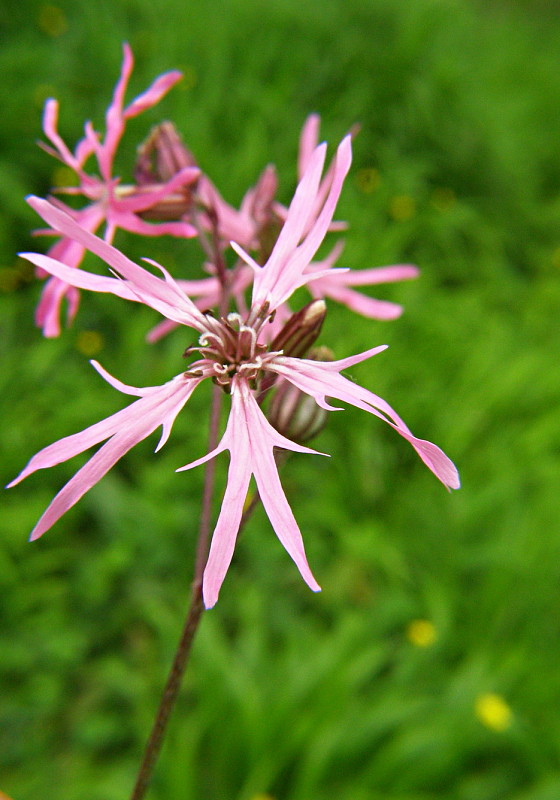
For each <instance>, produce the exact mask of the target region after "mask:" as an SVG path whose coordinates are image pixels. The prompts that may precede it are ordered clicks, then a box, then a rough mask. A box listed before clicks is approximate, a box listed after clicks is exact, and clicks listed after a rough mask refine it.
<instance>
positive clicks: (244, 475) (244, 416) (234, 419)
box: [177, 378, 324, 608]
mask: <svg viewBox="0 0 560 800" xmlns="http://www.w3.org/2000/svg"><path fill="white" fill-rule="evenodd" d="M231 399H232V405H231V411H230V415H229V418H228V423H227V426H226V430H225V432H224V435H223V437H222V440H221V442H220V443H219V445H218V446H217V447H216V448H215V449H214V450H213V451H212V452H211V453H207V454H206V455H205V456H202V458H199V459H197V460H196V461H192V462H191V463H190V464H187V465H185V466H184V467H181V468H180V469H179V470H177V471H178V472H182V471H184V470H186V469H192V468H193V467H195V466H199V465H200V464H203V463H205V462H206V461H209V460H210V459H211V458H214V456H216V455H218V453H221V452H223V451H224V450H229V451H230V465H229V471H228V484H227V488H226V492H225V494H224V499H223V501H222V506H221V510H220V514H219V517H218V521H217V523H216V528H215V530H214V534H213V536H212V545H211V547H210V554H209V556H208V563H207V564H206V569H205V571H204V580H203V594H204V604H205V606H206V608H212V606H213V605H215V603H216V601H217V599H218V594H219V592H220V588H221V585H222V583H223V580H224V578H225V575H226V572H227V570H228V567H229V565H230V563H231V559H232V557H233V551H234V548H235V541H236V538H237V533H238V530H239V523H240V520H241V515H242V513H243V506H244V503H245V498H246V496H247V489H248V486H249V481H250V478H251V475H252V474H253V475H254V476H255V480H256V483H257V487H258V489H259V493H260V495H261V499H262V502H263V506H264V508H265V510H266V512H267V514H268V517H269V519H270V522H271V523H272V527H273V528H274V531H275V533H276V535H277V536H278V538H279V539H280V541H281V543H282V544H283V545H284V547H285V548H286V550H287V552H288V553H289V555H290V556H291V557H292V559H293V560H294V562H295V563H296V566H297V567H298V569H299V571H300V573H301V575H302V577H303V579H304V580H305V582H306V583H307V584H308V586H309V587H310V588H311V589H313V591H319V590H320V587H319V585H318V584H317V582H316V581H315V579H314V577H313V575H312V574H311V570H310V569H309V564H308V563H307V559H306V556H305V550H304V546H303V541H302V538H301V533H300V530H299V528H298V525H297V522H296V521H295V518H294V516H293V514H292V511H291V509H290V507H289V505H288V501H287V500H286V496H285V494H284V490H283V489H282V486H281V483H280V479H279V477H278V469H277V467H276V463H275V461H274V456H273V448H274V447H282V448H284V449H287V450H294V451H296V452H299V453H316V451H315V450H312V449H311V448H309V447H304V446H303V445H299V444H296V443H295V442H292V441H290V440H289V439H286V438H285V437H284V436H282V435H281V434H280V433H278V431H276V430H275V429H274V428H273V427H272V426H271V425H270V423H269V422H268V421H267V420H266V418H265V416H264V414H263V413H262V411H261V410H260V408H259V407H258V405H257V402H256V400H255V398H254V397H253V394H252V392H251V390H250V389H249V387H248V385H247V384H246V383H245V381H244V380H242V379H237V378H236V379H234V381H233V385H232V394H231ZM319 455H324V454H319Z"/></svg>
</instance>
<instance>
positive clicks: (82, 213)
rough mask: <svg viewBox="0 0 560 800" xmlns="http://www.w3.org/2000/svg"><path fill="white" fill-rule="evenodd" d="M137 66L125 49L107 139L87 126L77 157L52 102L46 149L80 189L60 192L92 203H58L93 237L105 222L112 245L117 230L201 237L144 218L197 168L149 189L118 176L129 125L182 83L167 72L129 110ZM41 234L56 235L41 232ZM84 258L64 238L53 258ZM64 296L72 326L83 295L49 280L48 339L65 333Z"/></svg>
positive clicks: (75, 262) (45, 305)
mask: <svg viewBox="0 0 560 800" xmlns="http://www.w3.org/2000/svg"><path fill="white" fill-rule="evenodd" d="M132 67H133V57H132V52H131V50H130V47H129V46H128V45H127V44H125V45H124V47H123V65H122V70H121V76H120V78H119V81H118V82H117V85H116V87H115V91H114V94H113V100H112V102H111V104H110V106H109V108H108V109H107V114H106V118H105V119H106V133H105V137H104V139H101V138H100V136H99V134H98V133H96V132H95V131H94V129H93V127H92V125H91V123H90V122H88V123H86V126H85V136H84V138H83V139H81V140H80V141H79V142H78V144H77V146H76V148H75V151H74V152H73V153H72V152H71V151H70V150H69V148H68V147H67V145H66V144H65V142H64V141H63V139H62V138H61V137H60V135H59V133H58V102H57V101H56V100H53V99H50V100H47V102H46V104H45V111H44V116H43V131H44V133H45V136H46V137H47V139H48V140H49V141H50V143H51V145H52V148H51V147H49V146H45V150H47V151H48V152H50V153H51V154H52V155H54V156H55V157H56V158H58V159H60V160H61V161H62V162H63V164H65V165H66V166H67V167H69V168H70V169H71V170H73V171H74V172H75V173H76V175H77V177H78V181H79V186H78V187H76V188H71V189H63V190H62V189H61V190H58V191H60V192H64V193H66V194H74V195H82V196H84V197H86V198H87V200H88V201H89V204H88V205H87V206H86V207H84V208H83V209H81V210H79V211H75V210H73V209H70V208H68V207H67V206H65V205H63V204H62V203H61V202H60V201H57V204H58V205H59V206H60V207H61V208H63V209H64V210H65V211H66V212H67V213H68V214H69V215H70V216H72V217H73V218H74V219H75V220H76V222H77V223H78V224H79V225H80V226H81V227H82V228H84V229H85V230H88V231H91V232H92V233H93V232H95V231H97V230H98V228H99V227H100V225H101V224H102V223H105V232H104V238H105V239H106V241H108V242H112V241H113V237H114V235H115V231H116V230H117V229H118V228H121V229H122V230H127V231H131V232H133V233H138V234H141V235H143V236H159V235H161V234H170V235H172V236H184V237H191V236H196V230H195V229H194V228H193V227H192V225H190V224H189V223H187V222H182V221H176V222H175V221H174V222H162V223H158V224H150V223H147V222H145V221H144V220H143V219H142V218H141V216H140V214H141V213H142V212H144V211H146V210H147V209H149V208H151V207H153V206H154V205H156V204H157V203H158V202H159V201H160V200H161V199H162V198H164V197H165V196H166V195H169V194H173V192H176V191H177V190H179V189H181V188H183V187H185V186H186V185H188V184H191V183H193V182H194V181H195V180H196V179H197V177H198V175H199V174H200V171H199V170H198V169H197V168H194V167H187V168H185V169H183V170H181V171H179V172H178V173H177V174H176V175H174V176H173V177H172V178H171V179H170V180H168V181H166V182H163V183H161V184H158V185H154V186H147V187H145V186H142V187H135V186H122V185H121V184H120V181H119V178H115V177H113V161H114V158H115V154H116V151H117V148H118V145H119V143H120V140H121V138H122V136H123V134H124V131H125V126H126V121H127V120H129V119H131V118H132V117H136V116H138V114H141V113H142V112H143V111H145V110H146V109H148V108H151V107H152V106H154V105H156V104H157V103H158V102H159V101H160V100H161V98H162V97H163V96H164V95H165V94H166V93H167V92H168V91H169V89H170V88H171V87H172V86H173V85H174V84H175V83H177V81H178V80H180V79H181V73H180V72H167V73H165V74H164V75H160V77H159V78H157V79H156V80H155V81H154V83H153V84H152V85H151V86H150V87H149V88H148V89H146V91H145V92H143V93H142V94H140V95H139V96H138V97H137V98H136V99H135V100H133V101H132V103H130V104H129V105H128V106H126V107H124V94H125V91H126V87H127V84H128V81H129V78H130V74H131V72H132ZM91 156H94V157H95V159H96V161H97V166H98V168H99V175H91V174H89V173H88V172H86V171H85V164H86V162H87V161H88V160H89V159H90V157H91ZM39 233H51V232H50V231H39ZM84 253H85V248H84V247H83V246H81V245H79V244H77V243H76V242H75V241H73V240H72V239H70V238H68V237H62V239H60V240H59V241H58V242H57V243H56V244H55V245H53V247H52V248H51V249H50V250H49V255H50V256H52V257H53V258H56V259H57V260H58V261H61V262H63V263H65V264H67V265H68V266H70V267H74V268H76V267H78V266H79V265H80V263H81V261H82V259H83V257H84ZM64 297H66V298H67V300H68V321H69V322H70V321H71V320H72V319H73V318H74V316H75V314H76V311H77V307H78V301H79V293H78V292H77V291H76V289H75V288H74V287H72V286H71V285H70V284H67V283H64V282H62V283H61V282H60V280H59V279H58V278H50V279H49V280H48V281H47V284H46V286H45V288H44V290H43V294H42V298H41V301H40V303H39V306H38V308H37V312H36V322H37V324H38V325H39V326H40V327H41V328H42V329H43V333H44V335H45V336H50V337H52V336H58V335H59V334H60V312H61V303H62V299H63V298H64Z"/></svg>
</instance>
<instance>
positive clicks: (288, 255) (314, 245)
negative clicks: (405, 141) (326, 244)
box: [253, 136, 352, 310]
mask: <svg viewBox="0 0 560 800" xmlns="http://www.w3.org/2000/svg"><path fill="white" fill-rule="evenodd" d="M324 158H325V150H324V145H320V146H319V147H318V148H317V149H316V150H315V153H314V154H313V157H312V159H311V162H310V165H309V167H308V169H307V172H306V174H305V175H304V177H303V179H302V180H301V181H300V183H299V185H298V188H297V190H296V194H295V196H294V199H293V200H292V203H291V205H290V208H289V210H288V216H287V219H286V222H285V224H284V227H283V228H282V231H281V233H280V236H279V237H278V240H277V241H276V244H275V245H274V248H273V250H272V253H271V255H270V258H269V259H268V261H267V263H266V264H265V265H264V267H262V268H261V270H260V272H258V273H257V274H256V276H255V282H254V286H253V305H255V306H258V305H261V304H263V303H265V302H268V303H269V306H270V308H271V310H273V309H275V308H277V307H278V306H279V305H281V304H282V303H284V302H285V301H286V300H287V298H288V297H289V296H290V295H291V294H292V293H293V291H294V290H295V289H296V288H298V287H299V286H301V285H302V284H304V283H306V282H308V281H309V280H313V277H312V276H313V274H314V273H313V272H311V273H309V272H307V273H306V272H305V270H306V269H307V268H308V267H309V264H310V262H311V259H312V258H313V256H314V255H315V253H316V252H317V250H318V248H319V246H320V244H321V242H322V241H323V239H324V237H325V234H326V233H327V231H328V229H329V225H330V223H331V221H332V217H333V214H334V211H335V208H336V204H337V202H338V198H339V196H340V192H341V190H342V184H343V182H344V179H345V177H346V175H347V173H348V170H349V168H350V163H351V160H352V147H351V137H350V136H346V137H345V138H344V139H343V140H342V142H341V143H340V145H339V147H338V150H337V154H336V162H335V166H334V173H333V179H332V183H331V185H330V189H329V193H328V196H327V198H326V200H325V203H324V205H323V207H322V208H321V211H320V213H319V214H318V216H317V218H316V219H315V221H314V222H313V224H312V225H311V228H310V230H309V232H308V233H307V234H306V235H305V238H304V240H303V242H302V243H301V244H300V245H299V246H298V241H299V239H300V238H301V236H302V234H303V231H304V230H305V228H306V227H307V226H308V223H309V222H310V213H311V214H312V213H315V212H314V207H315V204H316V197H317V192H318V183H319V178H320V172H321V170H322V167H323V163H324ZM314 277H315V279H316V278H317V277H318V275H317V274H316V273H315V274H314Z"/></svg>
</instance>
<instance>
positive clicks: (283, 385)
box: [266, 380, 329, 444]
mask: <svg viewBox="0 0 560 800" xmlns="http://www.w3.org/2000/svg"><path fill="white" fill-rule="evenodd" d="M328 413H329V412H328V411H326V410H325V409H324V408H321V406H318V405H317V403H316V402H315V400H314V399H313V398H312V397H310V396H309V395H308V394H304V392H302V391H300V389H298V388H297V387H296V386H294V385H293V383H290V382H289V381H286V380H281V381H279V382H278V383H277V384H276V386H275V390H274V394H273V396H272V399H271V401H270V405H269V407H268V410H267V413H266V416H267V417H268V421H269V422H270V424H271V425H272V426H273V427H274V428H276V430H277V431H278V433H281V434H282V436H285V437H286V438H287V439H291V440H292V442H298V443H299V444H303V442H307V441H309V439H312V438H313V437H314V436H316V435H317V434H318V433H320V432H321V431H322V430H323V428H324V427H325V425H326V423H327V416H328Z"/></svg>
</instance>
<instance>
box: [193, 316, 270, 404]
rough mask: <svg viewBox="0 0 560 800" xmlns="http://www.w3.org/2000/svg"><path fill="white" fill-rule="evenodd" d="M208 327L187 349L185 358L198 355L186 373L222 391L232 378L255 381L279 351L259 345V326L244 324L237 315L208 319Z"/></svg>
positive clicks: (208, 317) (209, 317)
mask: <svg viewBox="0 0 560 800" xmlns="http://www.w3.org/2000/svg"><path fill="white" fill-rule="evenodd" d="M207 320H208V328H207V330H205V331H204V332H203V333H202V334H201V335H200V338H199V340H198V344H197V345H194V346H192V347H188V348H187V350H185V353H184V355H185V356H189V355H190V354H191V353H194V352H198V353H199V354H200V356H201V359H200V360H199V361H195V362H194V363H193V364H191V367H190V368H189V370H188V371H187V374H189V375H192V376H200V375H204V376H205V377H211V378H212V379H213V380H214V381H215V382H216V383H218V384H219V385H220V386H223V387H224V388H225V389H227V388H228V387H229V385H230V384H231V381H232V380H233V378H234V376H235V375H240V376H243V377H244V378H245V379H246V380H247V381H251V382H254V381H257V380H258V378H259V376H260V372H261V370H262V369H263V368H264V367H265V365H266V363H267V362H269V361H271V360H272V359H273V358H275V357H276V356H278V355H279V351H269V350H268V345H266V344H263V343H259V341H258V338H257V337H258V330H259V327H260V326H259V327H257V326H255V327H253V326H252V325H248V324H247V323H246V322H243V320H242V318H241V317H240V315H239V314H228V316H227V318H225V319H223V318H222V319H220V320H217V319H214V317H211V316H207Z"/></svg>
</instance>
